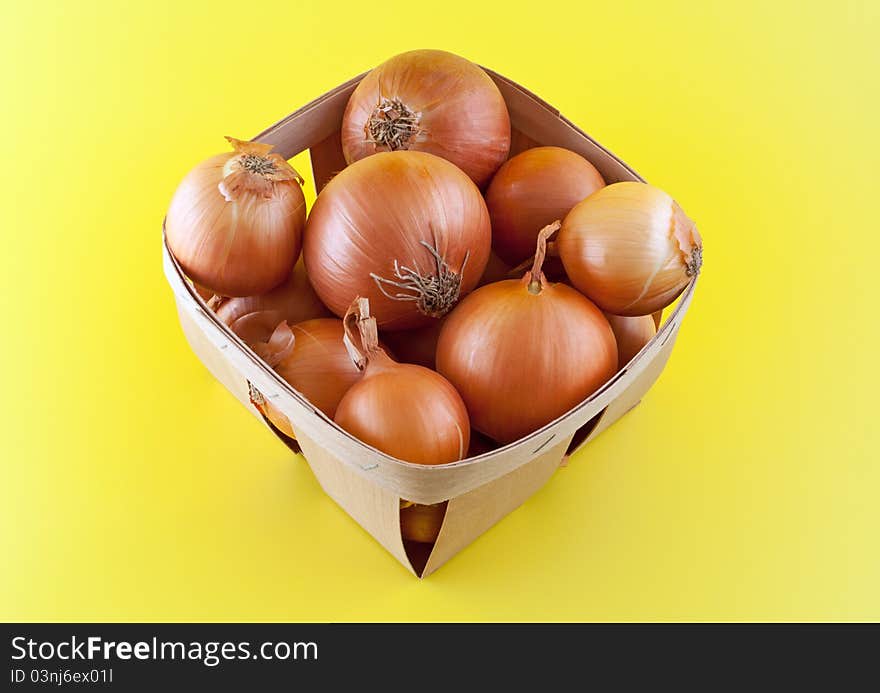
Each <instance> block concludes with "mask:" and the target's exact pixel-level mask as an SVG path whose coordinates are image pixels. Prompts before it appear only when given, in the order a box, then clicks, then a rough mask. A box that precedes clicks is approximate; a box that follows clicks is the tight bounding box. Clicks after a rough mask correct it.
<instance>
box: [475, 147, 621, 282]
mask: <svg viewBox="0 0 880 693" xmlns="http://www.w3.org/2000/svg"><path fill="white" fill-rule="evenodd" d="M604 186H605V180H604V179H603V178H602V174H600V173H599V171H597V170H596V167H595V166H593V165H592V164H591V163H590V162H589V161H587V160H586V159H585V158H584V157H582V156H581V155H580V154H576V153H575V152H573V151H571V150H569V149H563V148H562V147H534V148H532V149H527V150H526V151H524V152H522V153H520V154H517V155H516V156H515V157H513V158H512V159H510V160H509V161H507V162H505V163H504V164H503V165H502V166H501V168H500V169H498V172H497V173H496V174H495V177H494V178H492V182H491V183H490V184H489V188H488V190H487V191H486V206H487V207H488V208H489V218H490V219H491V221H492V249H493V250H494V251H495V252H496V253H497V254H498V257H500V258H501V259H502V260H503V261H504V262H506V263H508V264H510V265H511V266H513V265H518V264H519V263H521V262H523V261H524V260H526V259H528V258H530V257H531V256H532V255H534V254H535V242H536V241H537V238H538V231H539V230H540V229H541V228H542V227H544V226H546V225H547V224H550V223H552V222H553V221H555V220H556V219H564V218H565V215H566V214H568V213H569V212H570V211H571V209H572V208H573V207H574V206H575V205H576V204H578V203H579V202H581V201H582V200H583V199H584V198H586V197H587V196H589V195H591V194H592V193H594V192H595V191H596V190H598V189H599V188H602V187H604ZM544 272H545V274H549V273H548V272H547V268H546V267H545V269H544Z"/></svg>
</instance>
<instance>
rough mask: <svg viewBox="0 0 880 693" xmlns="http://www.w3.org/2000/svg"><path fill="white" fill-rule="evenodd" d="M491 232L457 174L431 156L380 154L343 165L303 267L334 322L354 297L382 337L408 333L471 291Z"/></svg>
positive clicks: (322, 202)
mask: <svg viewBox="0 0 880 693" xmlns="http://www.w3.org/2000/svg"><path fill="white" fill-rule="evenodd" d="M491 233H492V232H491V228H490V226H489V213H488V212H487V211H486V203H485V202H484V201H483V197H482V196H481V195H480V191H479V190H477V187H476V186H475V185H474V184H473V182H472V181H471V180H470V179H469V178H468V177H467V176H466V175H464V174H463V173H462V172H461V171H460V170H459V169H457V168H456V167H455V166H453V165H452V164H450V163H449V162H448V161H444V160H443V159H441V158H439V157H437V156H433V155H431V154H424V153H422V152H388V153H384V154H376V155H374V156H370V157H367V158H366V159H363V160H361V161H358V162H357V163H354V164H352V165H351V166H348V167H347V168H345V169H343V170H342V171H341V172H340V173H339V174H337V175H336V176H335V177H334V178H333V180H331V181H330V182H329V183H328V184H327V186H326V187H325V188H324V190H322V191H321V194H320V195H318V199H317V200H316V202H315V205H314V207H313V208H312V212H311V214H310V215H309V223H308V229H307V231H306V234H305V245H304V248H303V259H304V260H305V263H306V268H307V269H308V271H309V279H310V280H311V282H312V286H314V287H315V291H316V292H317V294H318V296H319V297H320V298H321V300H322V301H323V302H324V304H325V305H326V306H327V307H328V308H329V309H330V310H332V311H333V312H334V313H335V314H336V315H338V316H340V317H342V316H343V315H345V313H346V310H347V309H348V307H349V306H350V305H351V302H352V301H353V300H354V299H355V298H356V297H358V296H363V297H365V298H368V299H369V301H370V307H371V310H372V312H373V316H374V317H375V318H376V320H377V321H378V324H379V326H380V327H381V328H382V329H383V330H400V329H412V328H415V327H422V326H425V325H429V324H430V323H431V322H433V320H434V319H435V318H439V317H441V316H443V315H445V314H446V313H447V312H448V311H449V310H450V309H451V308H452V307H453V306H454V305H455V304H456V302H457V301H458V299H459V296H461V295H464V294H466V293H468V292H469V291H470V290H471V289H473V288H474V287H475V286H476V285H477V282H478V281H479V279H480V276H481V275H482V273H483V269H484V268H485V266H486V261H487V259H488V257H489V248H490V245H491Z"/></svg>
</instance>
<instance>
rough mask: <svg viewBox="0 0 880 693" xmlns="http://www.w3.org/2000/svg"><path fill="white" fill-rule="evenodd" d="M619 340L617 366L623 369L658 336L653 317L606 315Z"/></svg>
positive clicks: (615, 336)
mask: <svg viewBox="0 0 880 693" xmlns="http://www.w3.org/2000/svg"><path fill="white" fill-rule="evenodd" d="M605 317H606V318H607V319H608V324H610V325H611V329H612V330H613V331H614V338H615V339H616V340H617V365H618V368H623V367H624V366H625V365H626V364H628V363H629V362H630V361H632V359H633V357H634V356H635V355H636V354H638V353H639V352H640V351H641V350H642V347H643V346H645V344H647V343H648V342H650V341H651V339H653V337H654V335H655V334H657V325H656V323H655V322H654V316H653V315H637V316H634V317H626V316H623V315H611V314H610V313H605Z"/></svg>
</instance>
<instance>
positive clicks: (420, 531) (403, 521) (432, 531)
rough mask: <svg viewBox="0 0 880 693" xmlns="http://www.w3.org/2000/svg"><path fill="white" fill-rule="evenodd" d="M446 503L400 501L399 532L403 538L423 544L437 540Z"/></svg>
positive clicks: (444, 514)
mask: <svg viewBox="0 0 880 693" xmlns="http://www.w3.org/2000/svg"><path fill="white" fill-rule="evenodd" d="M446 505H447V502H446V501H443V502H442V503H435V504H434V505H420V504H418V503H411V502H410V501H405V500H402V501H400V533H401V534H402V535H403V538H404V539H409V540H410V541H418V542H421V543H423V544H433V543H434V542H435V541H437V535H439V534H440V528H441V527H442V526H443V518H444V517H445V516H446Z"/></svg>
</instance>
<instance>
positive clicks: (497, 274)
mask: <svg viewBox="0 0 880 693" xmlns="http://www.w3.org/2000/svg"><path fill="white" fill-rule="evenodd" d="M509 273H510V265H508V264H507V263H506V262H504V260H502V259H501V258H500V257H498V256H497V255H496V254H495V253H494V252H491V253H489V261H488V262H487V263H486V269H485V270H483V276H482V277H480V281H479V283H478V284H477V286H483V285H484V284H491V283H492V282H500V281H501V280H502V279H509V278H510V277H509V276H508V274H509Z"/></svg>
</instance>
